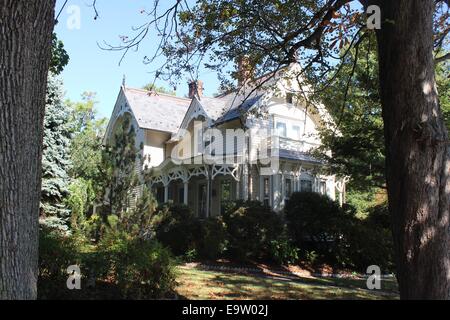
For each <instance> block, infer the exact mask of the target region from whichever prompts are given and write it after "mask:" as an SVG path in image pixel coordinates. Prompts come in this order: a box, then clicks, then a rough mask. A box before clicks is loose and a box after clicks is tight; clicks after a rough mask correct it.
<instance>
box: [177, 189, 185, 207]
mask: <svg viewBox="0 0 450 320" xmlns="http://www.w3.org/2000/svg"><path fill="white" fill-rule="evenodd" d="M178 203H184V187H180V188H179V189H178Z"/></svg>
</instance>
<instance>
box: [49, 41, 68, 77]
mask: <svg viewBox="0 0 450 320" xmlns="http://www.w3.org/2000/svg"><path fill="white" fill-rule="evenodd" d="M68 63H69V55H68V54H67V51H66V50H65V49H64V44H63V42H62V41H61V40H58V37H57V36H56V34H55V33H53V37H52V57H51V60H50V72H51V73H53V74H55V75H59V74H60V73H61V72H62V71H63V70H64V68H65V66H67V64H68Z"/></svg>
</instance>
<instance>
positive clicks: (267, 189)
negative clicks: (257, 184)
mask: <svg viewBox="0 0 450 320" xmlns="http://www.w3.org/2000/svg"><path fill="white" fill-rule="evenodd" d="M263 182H264V186H263V187H264V197H263V202H264V205H265V206H267V207H268V206H269V205H270V179H269V178H264V181H263Z"/></svg>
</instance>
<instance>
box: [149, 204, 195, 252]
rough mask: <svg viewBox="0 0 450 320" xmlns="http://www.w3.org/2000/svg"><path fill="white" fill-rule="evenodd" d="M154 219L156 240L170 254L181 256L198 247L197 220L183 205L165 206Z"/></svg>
mask: <svg viewBox="0 0 450 320" xmlns="http://www.w3.org/2000/svg"><path fill="white" fill-rule="evenodd" d="M157 212H158V213H157V214H156V216H155V218H154V228H155V232H156V238H157V239H158V241H160V242H161V243H162V244H164V245H165V246H168V247H169V248H170V249H171V250H172V252H173V253H174V254H175V255H177V256H181V255H184V254H185V253H187V252H188V251H190V250H193V249H197V248H198V247H199V239H200V234H201V226H200V221H199V219H198V218H197V217H196V216H195V215H194V214H193V212H192V210H191V209H190V208H189V207H187V206H185V205H178V204H165V205H163V206H162V207H161V208H159V209H158V211H157Z"/></svg>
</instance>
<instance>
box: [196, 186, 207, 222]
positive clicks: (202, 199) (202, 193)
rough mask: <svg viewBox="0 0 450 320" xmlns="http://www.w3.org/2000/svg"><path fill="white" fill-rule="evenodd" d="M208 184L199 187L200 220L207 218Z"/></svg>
mask: <svg viewBox="0 0 450 320" xmlns="http://www.w3.org/2000/svg"><path fill="white" fill-rule="evenodd" d="M206 197H207V192H206V184H201V185H199V186H198V216H199V217H200V218H202V219H203V218H206V210H207V209H206Z"/></svg>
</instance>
